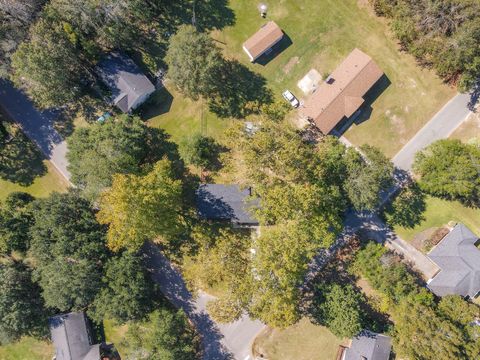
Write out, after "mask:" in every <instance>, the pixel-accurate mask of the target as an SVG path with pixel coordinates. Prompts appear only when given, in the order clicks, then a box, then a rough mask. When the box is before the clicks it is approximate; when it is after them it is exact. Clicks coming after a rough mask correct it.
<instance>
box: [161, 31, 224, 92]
mask: <svg viewBox="0 0 480 360" xmlns="http://www.w3.org/2000/svg"><path fill="white" fill-rule="evenodd" d="M165 61H166V63H167V65H168V77H169V79H171V80H172V81H173V83H174V84H175V85H176V86H177V87H178V88H179V89H180V91H181V92H182V93H183V94H184V95H186V96H188V97H190V98H192V99H198V98H199V97H200V96H207V95H208V94H209V93H210V92H211V91H212V89H213V88H214V75H215V71H216V70H217V69H218V68H219V67H220V65H221V64H222V57H221V54H220V51H219V50H218V48H217V46H216V45H215V44H214V43H213V40H212V39H211V38H210V36H209V35H208V34H206V33H201V32H198V31H197V30H196V29H195V28H194V27H193V26H190V25H183V26H181V27H179V29H178V31H177V33H176V34H175V35H173V36H172V37H171V38H170V45H169V48H168V52H167V55H166V57H165Z"/></svg>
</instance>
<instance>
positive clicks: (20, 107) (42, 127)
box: [0, 80, 70, 181]
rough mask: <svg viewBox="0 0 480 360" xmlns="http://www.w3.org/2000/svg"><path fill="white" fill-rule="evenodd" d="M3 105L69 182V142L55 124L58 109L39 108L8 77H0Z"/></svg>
mask: <svg viewBox="0 0 480 360" xmlns="http://www.w3.org/2000/svg"><path fill="white" fill-rule="evenodd" d="M0 107H2V109H3V110H4V111H5V112H6V114H7V115H8V116H9V117H10V118H11V119H12V120H13V121H15V122H16V123H18V124H19V125H20V126H21V127H22V129H23V131H24V133H25V134H26V135H27V136H28V137H29V138H30V139H31V140H33V141H34V142H35V143H36V144H37V146H38V147H39V149H40V150H41V151H42V152H43V154H44V155H45V157H46V158H47V159H48V160H50V162H51V163H52V164H53V165H54V166H55V168H56V169H57V170H58V171H59V172H60V174H61V175H62V176H64V177H65V178H66V179H67V180H68V181H70V172H69V171H68V170H67V165H68V162H67V159H66V154H67V143H66V142H65V140H64V139H63V138H62V137H61V136H60V134H59V133H58V132H57V131H56V130H55V128H54V126H53V124H54V120H55V119H56V117H57V116H58V115H59V113H58V111H55V110H45V111H41V110H38V109H37V108H36V107H35V105H34V104H33V103H32V101H31V100H30V99H29V98H28V97H27V96H26V95H25V94H24V93H23V92H22V91H20V90H18V89H16V88H15V87H14V86H13V85H12V83H11V82H9V81H7V80H0Z"/></svg>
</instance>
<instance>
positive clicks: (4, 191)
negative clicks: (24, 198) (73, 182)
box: [0, 161, 67, 200]
mask: <svg viewBox="0 0 480 360" xmlns="http://www.w3.org/2000/svg"><path fill="white" fill-rule="evenodd" d="M44 164H45V165H46V167H47V169H48V172H47V173H46V174H45V175H43V176H41V177H37V178H36V179H35V180H34V182H33V184H31V185H29V186H22V185H19V184H16V183H13V182H10V181H5V180H2V179H0V200H2V199H4V198H5V197H7V195H8V194H10V193H11V192H13V191H25V192H28V193H30V194H32V195H33V196H35V197H46V196H48V194H50V193H51V192H53V191H58V192H62V191H65V190H66V189H67V182H66V180H65V179H64V178H63V177H62V176H61V175H60V174H59V172H58V171H57V170H56V169H55V168H54V166H53V165H52V164H51V163H50V162H49V161H44Z"/></svg>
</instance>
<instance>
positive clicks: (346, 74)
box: [301, 49, 383, 135]
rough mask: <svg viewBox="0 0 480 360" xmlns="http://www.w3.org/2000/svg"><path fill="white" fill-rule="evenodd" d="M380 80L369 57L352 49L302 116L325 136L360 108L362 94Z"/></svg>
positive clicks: (304, 109) (379, 73) (375, 66)
mask: <svg viewBox="0 0 480 360" xmlns="http://www.w3.org/2000/svg"><path fill="white" fill-rule="evenodd" d="M382 76H383V71H382V70H381V69H380V68H379V67H378V65H377V64H376V63H375V62H374V61H373V60H372V58H371V57H370V56H368V55H367V54H365V53H364V52H362V51H360V50H359V49H354V50H353V51H352V52H351V53H350V54H349V55H348V56H347V58H346V59H345V60H343V62H342V63H341V64H340V65H339V66H338V67H337V68H336V69H335V70H334V71H333V72H332V74H331V75H330V76H329V77H328V78H327V79H326V81H325V82H324V83H322V84H321V85H320V86H319V87H318V89H317V90H316V91H315V92H314V93H313V95H312V96H310V98H308V99H307V100H306V101H305V104H304V105H303V108H302V110H301V115H302V116H303V117H304V118H307V119H309V120H311V121H313V122H314V123H315V125H316V126H317V127H318V128H319V129H320V131H321V132H322V133H324V134H325V135H327V134H329V133H330V132H331V131H332V130H333V129H334V128H335V127H336V126H337V125H338V124H339V123H340V121H342V119H344V118H349V117H351V116H352V115H353V114H355V112H356V111H357V110H358V109H359V108H360V106H362V104H363V102H364V101H365V100H364V98H363V97H364V96H365V94H366V93H367V92H368V90H370V89H371V88H372V87H373V85H375V83H376V82H377V81H378V80H379V79H380V78H381V77H382Z"/></svg>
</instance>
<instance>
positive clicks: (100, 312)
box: [89, 252, 158, 323]
mask: <svg viewBox="0 0 480 360" xmlns="http://www.w3.org/2000/svg"><path fill="white" fill-rule="evenodd" d="M102 282H103V288H102V290H101V291H100V293H99V294H98V295H97V297H96V298H95V301H94V303H93V309H92V310H91V311H90V313H89V314H91V315H92V318H93V319H94V320H96V321H97V322H98V323H100V322H101V321H102V319H104V318H107V319H113V320H116V321H117V322H119V323H125V322H127V321H132V320H142V319H144V318H145V317H146V315H147V314H149V313H150V312H151V311H152V309H153V305H154V302H155V296H157V295H158V293H156V291H155V290H156V287H155V284H154V283H153V281H152V280H151V278H150V275H149V274H148V273H147V271H146V269H145V267H144V265H143V264H142V259H141V258H140V257H139V256H138V255H135V254H131V253H128V252H125V253H123V254H122V255H121V256H118V257H114V258H112V259H110V260H109V261H108V262H107V264H106V266H105V275H104V277H103V280H102Z"/></svg>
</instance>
